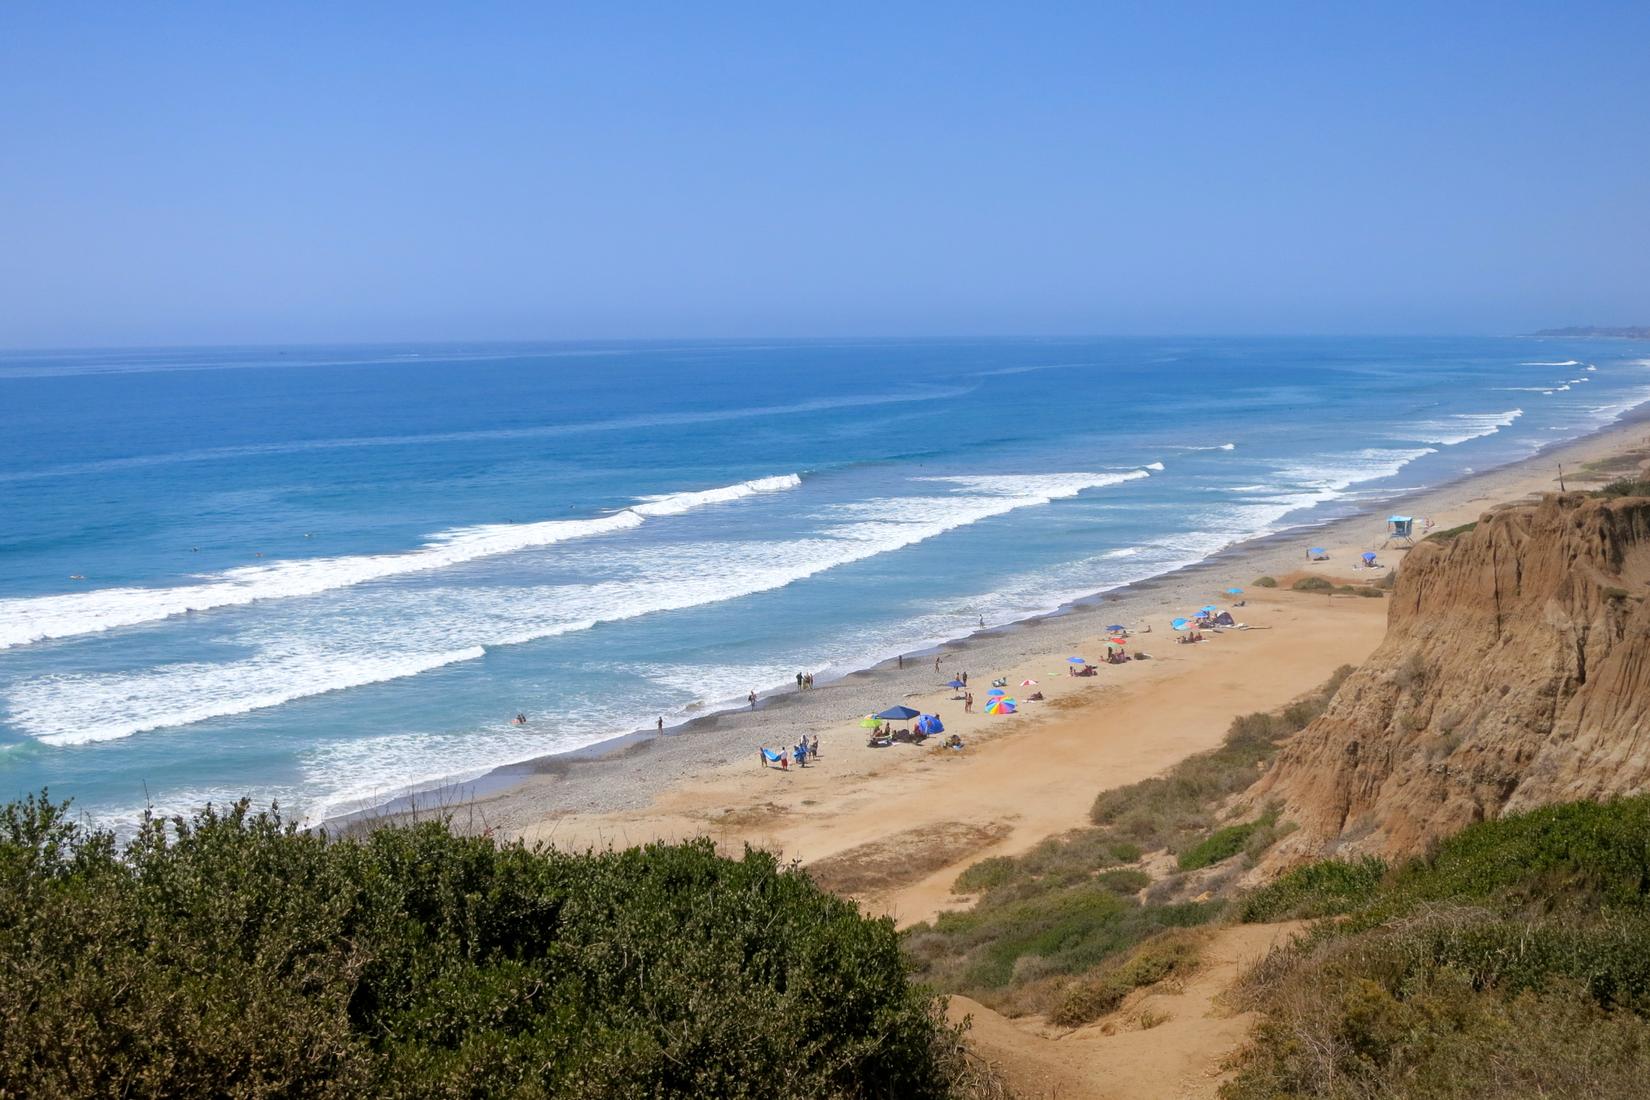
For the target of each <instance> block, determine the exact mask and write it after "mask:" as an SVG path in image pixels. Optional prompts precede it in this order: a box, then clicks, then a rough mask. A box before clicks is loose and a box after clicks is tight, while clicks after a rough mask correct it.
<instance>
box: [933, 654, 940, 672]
mask: <svg viewBox="0 0 1650 1100" xmlns="http://www.w3.org/2000/svg"><path fill="white" fill-rule="evenodd" d="M939 670H940V659H939V657H938V656H936V657H935V658H934V671H935V672H938V671H939Z"/></svg>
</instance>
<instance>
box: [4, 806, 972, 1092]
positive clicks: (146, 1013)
mask: <svg viewBox="0 0 1650 1100" xmlns="http://www.w3.org/2000/svg"><path fill="white" fill-rule="evenodd" d="M965 1061H966V1056H965V1055H964V1053H963V1051H962V1048H961V1044H960V1031H959V1029H955V1028H951V1027H948V1026H947V1025H946V1024H945V1022H944V1019H943V1016H942V1014H941V1006H940V1002H939V1001H938V1000H937V999H936V998H935V997H933V996H932V995H931V994H929V993H928V992H927V991H926V990H925V989H924V988H923V987H921V986H919V985H915V984H913V983H912V982H911V981H910V980H909V967H908V964H907V962H906V961H905V959H904V957H903V956H902V954H901V950H900V943H899V939H898V936H897V935H896V933H895V931H894V928H893V925H892V923H891V922H889V921H887V920H872V919H868V918H866V917H864V916H862V915H861V914H860V913H859V911H858V910H857V909H856V908H855V907H854V906H853V905H852V904H851V903H849V902H846V901H843V900H841V899H839V898H836V897H834V896H832V895H830V894H827V893H826V892H824V891H822V890H820V889H819V888H818V887H816V886H815V885H814V884H813V883H812V882H811V881H810V880H809V879H808V878H807V877H806V876H805V875H803V874H801V873H800V872H798V871H797V870H795V869H794V868H787V867H783V866H781V865H779V864H778V863H777V862H776V861H775V859H774V858H773V857H772V856H770V855H768V854H766V853H763V852H759V851H752V850H747V851H746V853H745V855H744V857H743V858H742V859H727V858H724V857H721V856H718V855H717V854H716V852H715V850H714V848H713V846H712V844H711V843H710V842H709V841H708V840H700V841H694V842H689V843H685V844H677V845H668V844H654V845H649V846H647V847H644V848H633V849H630V850H627V851H604V852H589V853H584V854H568V853H562V852H557V851H554V850H549V849H543V848H532V849H529V848H526V847H523V846H522V845H520V844H506V845H495V844H494V843H493V842H492V841H490V840H483V839H479V838H467V837H461V836H455V835H454V834H453V833H452V832H451V831H449V829H448V828H446V826H445V825H444V824H442V823H430V822H427V823H422V824H417V825H412V826H398V827H385V828H381V829H377V830H375V831H373V832H372V833H370V834H369V835H367V836H365V837H364V838H361V839H352V840H330V839H328V838H326V837H323V836H319V835H315V834H312V833H305V832H300V831H298V830H297V829H296V828H295V827H294V826H293V825H292V824H291V823H289V822H285V821H283V820H282V818H281V817H280V815H279V813H278V812H276V811H274V810H272V811H270V812H259V813H253V812H251V811H250V810H249V808H248V806H247V804H246V803H245V802H242V803H240V804H239V805H236V806H234V807H233V808H231V809H228V810H226V811H217V810H213V809H210V808H208V809H207V810H205V811H203V812H202V813H200V814H198V815H197V816H195V817H194V818H192V819H190V820H184V819H182V818H173V819H171V820H170V821H163V820H159V819H153V818H149V819H146V820H145V821H144V822H143V823H142V824H141V826H140V828H139V829H138V831H137V833H136V835H135V836H133V837H132V838H131V839H130V840H129V841H127V842H125V843H124V844H121V843H118V842H117V840H116V838H115V837H114V836H113V835H111V834H110V833H109V832H106V831H103V830H100V829H95V828H89V827H87V826H84V825H82V824H80V823H77V822H76V821H75V820H74V819H73V818H72V817H71V816H70V814H69V811H68V808H67V804H57V803H53V802H51V801H50V800H49V799H48V798H47V797H46V796H45V795H44V794H42V795H41V796H39V797H31V798H28V799H25V800H23V801H21V802H14V803H11V804H9V805H7V806H5V807H4V808H3V809H0V1096H25V1095H28V1096H61V1097H80V1096H127V1097H161V1096H165V1097H191V1096H200V1097H206V1096H213V1097H217V1096H273V1095H289V1096H315V1097H358V1096H372V1097H459V1096H463V1097H487V1096H502V1095H509V1096H512V1097H547V1096H592V1097H602V1096H626V1097H629V1096H727V1097H740V1096H747V1097H751V1096H764V1097H768V1096H786V1097H858V1096H915V1097H922V1096H930V1097H939V1096H946V1095H955V1094H956V1092H957V1090H958V1088H959V1084H958V1083H959V1081H960V1080H962V1079H963V1078H964V1077H966V1076H967V1075H968V1074H969V1073H970V1072H971V1071H970V1070H969V1068H968V1067H967V1066H966V1065H965Z"/></svg>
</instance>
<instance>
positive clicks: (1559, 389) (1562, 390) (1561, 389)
mask: <svg viewBox="0 0 1650 1100" xmlns="http://www.w3.org/2000/svg"><path fill="white" fill-rule="evenodd" d="M1569 388H1570V387H1569V386H1554V387H1553V389H1554V390H1556V391H1558V392H1559V393H1563V392H1564V391H1565V390H1567V389H1569Z"/></svg>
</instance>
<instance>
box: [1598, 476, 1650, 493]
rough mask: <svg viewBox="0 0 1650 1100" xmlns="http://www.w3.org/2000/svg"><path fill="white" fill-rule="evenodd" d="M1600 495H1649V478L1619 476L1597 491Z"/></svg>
mask: <svg viewBox="0 0 1650 1100" xmlns="http://www.w3.org/2000/svg"><path fill="white" fill-rule="evenodd" d="M1598 495H1599V496H1602V497H1650V478H1645V477H1642V476H1638V477H1620V478H1617V479H1616V480H1614V481H1612V482H1610V483H1609V484H1608V485H1606V486H1604V487H1603V488H1602V489H1600V490H1599V491H1598Z"/></svg>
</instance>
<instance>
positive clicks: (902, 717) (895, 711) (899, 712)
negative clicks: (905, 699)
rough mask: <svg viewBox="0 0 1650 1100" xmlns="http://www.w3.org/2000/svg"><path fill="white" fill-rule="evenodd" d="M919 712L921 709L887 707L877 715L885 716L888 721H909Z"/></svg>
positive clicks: (879, 716)
mask: <svg viewBox="0 0 1650 1100" xmlns="http://www.w3.org/2000/svg"><path fill="white" fill-rule="evenodd" d="M921 713H922V711H920V710H912V709H911V708H910V707H889V708H888V709H887V710H885V711H883V712H882V713H881V714H879V715H877V717H878V718H886V719H887V720H888V721H890V722H909V721H910V720H911V719H913V718H915V717H917V716H918V715H919V714H921Z"/></svg>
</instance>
